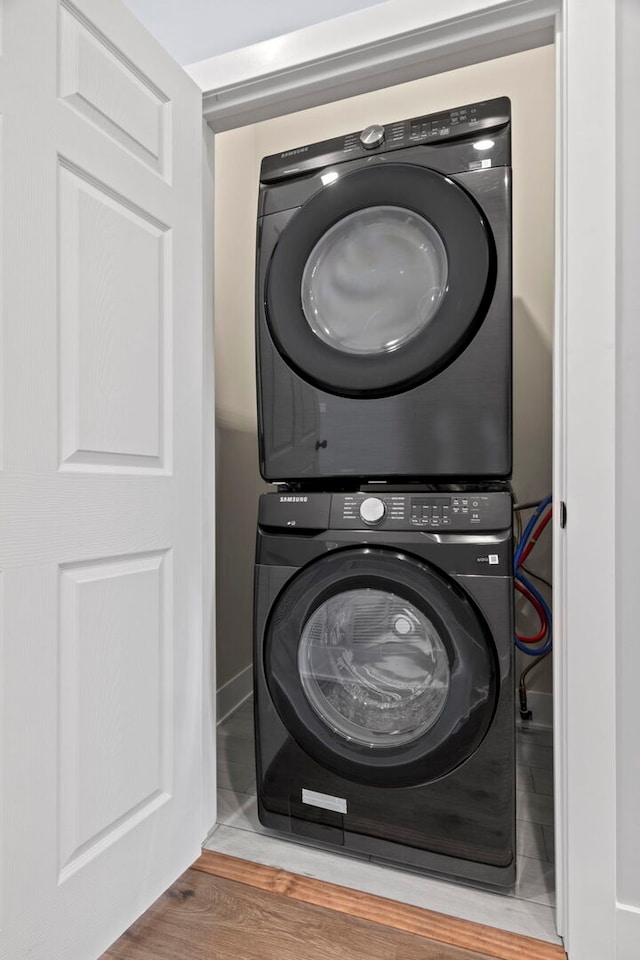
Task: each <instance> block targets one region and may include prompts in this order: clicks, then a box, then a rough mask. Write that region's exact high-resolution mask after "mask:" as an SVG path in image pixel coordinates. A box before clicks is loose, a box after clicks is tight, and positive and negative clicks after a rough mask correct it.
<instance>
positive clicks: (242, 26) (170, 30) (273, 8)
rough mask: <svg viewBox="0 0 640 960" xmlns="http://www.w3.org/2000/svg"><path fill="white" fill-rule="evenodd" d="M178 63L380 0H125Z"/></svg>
mask: <svg viewBox="0 0 640 960" xmlns="http://www.w3.org/2000/svg"><path fill="white" fill-rule="evenodd" d="M124 2H125V4H126V5H127V6H128V7H129V9H130V10H131V12H132V13H134V14H135V15H136V17H137V18H138V20H140V21H141V23H143V24H144V25H145V27H146V28H147V30H148V31H149V32H150V33H151V34H153V36H154V37H155V38H156V40H158V41H159V42H160V43H161V44H162V46H163V47H164V48H165V49H166V50H168V51H169V53H170V54H171V56H172V57H174V59H175V60H177V61H178V63H182V64H186V63H196V62H197V61H198V60H205V59H207V58H208V57H214V56H217V55H218V54H219V53H226V52H227V51H229V50H236V49H238V47H245V46H248V45H249V44H252V43H258V42H260V41H261V40H269V39H271V38H272V37H279V36H281V35H282V34H285V33H290V32H291V31H293V30H299V29H300V28H302V27H307V26H310V25H311V24H313V23H320V22H321V21H322V20H331V19H332V18H333V17H340V16H342V15H344V14H348V13H350V12H351V11H353V10H362V9H363V8H364V7H372V6H375V5H376V4H377V3H381V2H382V0H322V2H321V3H318V2H317V0H218V2H217V3H216V2H214V0H124Z"/></svg>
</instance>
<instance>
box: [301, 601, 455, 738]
mask: <svg viewBox="0 0 640 960" xmlns="http://www.w3.org/2000/svg"><path fill="white" fill-rule="evenodd" d="M298 670H299V674H300V679H301V681H302V687H303V690H304V693H305V696H306V697H307V700H308V701H309V703H310V704H311V706H312V708H313V709H314V711H315V712H316V713H317V714H318V716H319V717H320V718H321V719H322V721H323V722H324V723H325V724H327V725H328V726H329V727H330V728H331V729H333V730H334V731H335V732H336V733H338V734H339V735H340V736H342V737H344V738H345V739H347V740H353V741H356V742H358V743H362V744H366V745H367V746H370V747H389V746H392V745H395V746H401V745H403V744H407V743H410V742H412V741H413V740H416V739H417V738H418V737H420V736H422V735H423V734H424V733H426V731H427V730H429V729H430V728H431V727H432V726H433V725H434V724H435V723H436V721H437V720H438V718H439V716H440V714H441V713H442V711H443V709H444V706H445V703H446V700H447V695H448V692H449V683H450V671H449V658H448V656H447V651H446V648H445V646H444V643H443V642H442V639H441V638H440V636H439V634H438V631H437V630H436V628H435V626H434V625H433V623H431V621H430V620H429V619H428V618H427V617H426V616H425V615H424V614H423V613H422V611H421V610H419V609H418V608H417V607H416V606H414V605H413V604H412V603H410V602H409V601H407V600H404V599H403V598H402V597H399V596H397V595H395V594H393V593H389V592H386V591H384V590H374V589H358V590H347V591H345V592H343V593H338V594H336V595H335V596H333V597H331V598H330V599H328V600H326V601H325V602H324V603H322V604H321V605H320V606H319V607H318V608H317V609H316V610H315V611H314V612H313V614H312V615H311V616H310V617H309V619H308V620H307V622H306V624H305V625H304V628H303V630H302V635H301V639H300V643H299V646H298Z"/></svg>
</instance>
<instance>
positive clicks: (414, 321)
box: [301, 206, 448, 354]
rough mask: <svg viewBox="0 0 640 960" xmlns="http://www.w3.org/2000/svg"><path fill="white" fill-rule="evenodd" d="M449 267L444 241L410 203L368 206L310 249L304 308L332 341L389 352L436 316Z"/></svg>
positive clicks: (356, 349) (340, 346)
mask: <svg viewBox="0 0 640 960" xmlns="http://www.w3.org/2000/svg"><path fill="white" fill-rule="evenodd" d="M447 274H448V267H447V254H446V251H445V247H444V244H443V242H442V240H441V238H440V235H439V233H438V232H437V230H436V229H435V228H434V227H433V226H432V225H431V224H430V223H429V221H428V220H426V219H425V218H424V217H422V216H420V215H419V214H417V213H415V212H414V211H412V210H407V209H405V208H404V207H396V206H373V207H365V208H364V209H362V210H358V211H357V212H356V213H351V214H349V216H346V217H343V219H341V220H339V221H338V222H337V223H335V224H334V225H333V226H332V227H330V229H329V230H327V231H326V233H324V234H323V236H322V237H321V239H320V240H319V241H318V243H316V245H315V247H314V248H313V249H312V251H311V253H310V254H309V257H308V259H307V262H306V265H305V268H304V271H303V274H302V284H301V298H302V309H303V312H304V315H305V317H306V320H307V323H308V324H309V326H310V327H311V329H312V330H313V332H314V333H315V334H316V335H317V336H318V337H319V338H320V339H321V340H322V341H323V342H324V343H326V344H328V345H329V346H330V347H333V348H334V349H336V350H340V351H342V352H344V353H348V354H385V353H390V352H392V351H394V350H397V349H398V348H399V347H401V346H403V345H404V344H405V343H407V342H408V341H410V340H411V339H412V338H413V337H415V336H417V335H418V334H419V333H420V332H421V331H422V330H424V329H425V327H427V326H428V324H429V323H430V321H431V320H432V319H433V317H434V316H435V315H436V313H437V311H438V308H439V306H440V303H441V301H442V298H443V297H444V294H445V292H446V288H447Z"/></svg>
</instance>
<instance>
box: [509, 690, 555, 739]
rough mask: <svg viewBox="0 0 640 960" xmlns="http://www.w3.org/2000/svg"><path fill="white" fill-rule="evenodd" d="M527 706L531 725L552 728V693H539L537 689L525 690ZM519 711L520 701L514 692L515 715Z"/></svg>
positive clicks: (517, 714)
mask: <svg viewBox="0 0 640 960" xmlns="http://www.w3.org/2000/svg"><path fill="white" fill-rule="evenodd" d="M527 706H528V708H529V710H531V720H530V721H529V725H530V726H531V727H544V728H545V729H548V730H551V729H552V728H553V694H552V693H540V692H539V691H537V690H527ZM519 711H520V701H519V699H518V694H517V692H516V717H518V716H519V715H520V714H519Z"/></svg>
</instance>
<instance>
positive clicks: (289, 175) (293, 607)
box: [254, 98, 515, 887]
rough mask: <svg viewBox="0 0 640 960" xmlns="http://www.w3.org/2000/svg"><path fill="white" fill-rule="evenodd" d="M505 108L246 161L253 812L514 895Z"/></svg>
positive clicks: (493, 105)
mask: <svg viewBox="0 0 640 960" xmlns="http://www.w3.org/2000/svg"><path fill="white" fill-rule="evenodd" d="M510 147H511V140H510V104H509V101H508V99H507V98H500V99H496V100H490V101H485V102H480V103H475V104H470V105H467V106H465V107H459V108H458V109H455V110H450V111H446V112H444V113H438V114H433V115H428V116H422V117H417V118H414V119H410V120H404V121H400V122H397V123H392V124H388V125H386V126H382V125H380V126H371V127H368V128H367V129H365V130H364V131H362V132H357V133H350V134H348V135H347V136H344V137H339V138H337V139H334V140H329V141H324V142H321V143H316V144H313V145H309V146H303V147H300V148H298V149H295V150H289V151H286V152H285V153H283V154H280V155H277V156H272V157H268V158H266V159H265V160H263V162H262V167H261V178H260V199H259V217H258V251H257V302H256V338H257V372H258V411H259V444H260V468H261V473H262V476H263V477H264V479H265V480H267V481H270V482H273V483H274V484H277V487H276V492H274V493H269V494H265V495H264V496H262V497H261V499H260V504H259V516H258V536H257V551H256V578H255V657H254V680H255V718H256V754H257V794H258V811H259V817H260V820H261V822H262V823H263V825H265V826H266V827H269V828H271V829H274V830H277V831H279V832H280V833H282V834H285V835H287V836H289V837H293V838H299V839H301V840H306V841H307V842H313V843H316V844H319V845H323V846H327V847H330V848H332V849H342V850H344V851H346V852H350V853H352V854H357V855H360V856H366V857H369V858H372V859H380V860H384V861H387V862H389V861H390V862H393V863H397V864H403V865H406V866H409V867H412V868H417V869H422V870H427V871H430V872H435V873H438V874H440V875H444V876H447V877H452V878H457V879H466V880H469V881H473V882H475V883H479V884H486V885H491V886H496V887H508V886H510V885H511V884H512V883H513V882H514V879H515V758H514V739H515V725H514V697H513V576H512V574H513V571H512V556H513V545H512V498H511V491H510V487H509V484H508V477H509V476H510V473H511V447H512V444H511V299H512V298H511V168H510V161H511V156H510Z"/></svg>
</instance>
